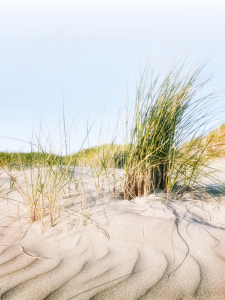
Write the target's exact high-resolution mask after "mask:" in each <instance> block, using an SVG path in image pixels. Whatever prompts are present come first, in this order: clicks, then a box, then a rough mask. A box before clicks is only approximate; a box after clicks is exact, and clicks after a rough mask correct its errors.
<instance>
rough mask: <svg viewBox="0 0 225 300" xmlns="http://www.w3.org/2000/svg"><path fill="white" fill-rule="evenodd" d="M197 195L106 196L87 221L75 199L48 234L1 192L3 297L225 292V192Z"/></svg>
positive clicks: (212, 295) (221, 295)
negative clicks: (80, 218) (78, 215)
mask: <svg viewBox="0 0 225 300" xmlns="http://www.w3.org/2000/svg"><path fill="white" fill-rule="evenodd" d="M219 176H221V177H220V178H221V180H222V181H224V182H225V180H224V179H225V178H224V177H223V176H224V175H219ZM2 180H3V178H2ZM10 197H11V198H12V197H13V195H11V196H10ZM16 197H18V195H16V194H15V195H14V199H16ZM193 197H194V196H192V195H187V196H186V197H185V199H184V200H185V201H182V202H179V201H171V202H168V203H166V202H164V204H161V200H160V194H158V195H156V196H154V195H152V196H150V197H149V198H148V199H146V198H144V197H143V198H136V199H134V200H133V201H126V200H113V201H105V202H104V203H103V204H99V205H97V206H93V207H92V208H91V216H92V223H91V224H89V225H87V226H85V227H83V226H80V225H79V224H78V223H75V222H73V220H74V219H75V216H74V214H73V212H74V211H73V207H72V206H71V207H70V209H69V210H68V211H69V214H68V216H67V217H66V218H65V219H64V220H63V221H62V222H61V223H59V224H58V225H57V226H55V227H53V228H50V229H49V230H48V231H46V232H45V233H44V234H42V233H41V230H40V226H39V225H38V224H33V226H32V227H29V226H28V224H27V225H23V224H24V223H25V221H24V220H25V219H22V218H21V219H18V203H17V202H15V201H14V202H8V201H6V200H4V199H0V212H1V213H0V295H1V299H4V300H5V299H15V300H19V299H27V300H31V299H32V300H36V299H48V300H50V299H51V300H53V299H60V300H63V299H94V300H97V299H118V300H120V299H127V300H133V299H141V300H144V299H171V300H175V299H216V300H219V299H225V201H224V200H225V199H224V198H223V197H222V196H221V195H219V197H220V200H221V203H220V204H219V203H218V202H215V201H213V200H210V199H207V201H205V202H202V201H199V200H195V199H194V198H193ZM209 200H210V201H209ZM18 201H20V200H19V198H18ZM223 203H224V204H223ZM9 215H10V217H9Z"/></svg>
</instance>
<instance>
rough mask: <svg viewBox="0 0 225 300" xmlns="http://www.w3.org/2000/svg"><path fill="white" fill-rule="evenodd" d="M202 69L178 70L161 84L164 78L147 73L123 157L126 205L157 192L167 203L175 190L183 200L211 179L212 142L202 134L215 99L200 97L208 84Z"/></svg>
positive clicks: (183, 68) (141, 84)
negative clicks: (162, 192) (185, 193)
mask: <svg viewBox="0 0 225 300" xmlns="http://www.w3.org/2000/svg"><path fill="white" fill-rule="evenodd" d="M204 66H205V64H199V65H198V66H197V67H195V68H192V69H190V70H188V71H186V70H185V69H186V68H185V65H184V64H182V65H181V66H180V67H177V66H174V67H173V68H172V69H171V71H170V72H168V74H167V75H166V76H165V77H164V78H162V80H161V81H160V74H158V75H157V76H156V77H153V75H152V74H153V73H151V75H150V76H149V73H148V72H144V74H143V76H142V78H141V81H140V84H139V86H138V89H137V93H136V100H135V108H134V117H133V123H132V126H131V130H130V139H129V142H128V144H127V145H126V148H127V149H128V150H127V151H126V155H125V157H124V169H125V174H126V183H125V187H124V194H125V198H126V199H131V198H134V197H136V196H138V197H140V196H142V195H148V194H149V193H150V192H153V191H155V190H156V189H157V188H160V189H161V190H163V191H164V192H166V193H167V198H168V199H169V198H170V196H171V193H172V192H173V191H174V190H175V189H178V191H179V192H180V193H181V194H182V193H183V192H184V191H185V190H187V189H190V188H192V187H193V186H194V185H195V184H199V183H200V179H201V178H202V177H203V176H210V174H211V173H210V172H208V171H207V167H208V163H209V161H210V159H211V158H212V157H214V156H215V153H214V152H215V151H209V149H210V144H211V143H212V140H213V137H212V136H209V137H206V138H205V136H204V134H205V131H204V130H203V129H204V125H205V124H206V121H207V117H208V115H209V109H210V107H211V106H212V105H213V103H214V102H215V97H216V95H214V94H213V93H211V94H207V95H206V96H202V95H201V96H200V97H198V94H199V93H200V92H202V90H203V89H204V87H205V86H206V84H207V83H208V81H209V80H210V77H208V78H205V77H204V78H203V79H202V77H201V73H202V70H203V68H204ZM187 141H188V142H187ZM203 141H204V142H203Z"/></svg>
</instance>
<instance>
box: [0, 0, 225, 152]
mask: <svg viewBox="0 0 225 300" xmlns="http://www.w3.org/2000/svg"><path fill="white" fill-rule="evenodd" d="M224 15H225V1H224V0H179V1H178V0H170V1H168V0H167V1H166V0H157V1H155V0H154V1H153V0H129V1H128V0H120V1H118V0H113V1H110V0H82V1H80V0H44V1H43V0H19V1H18V0H0V104H1V106H0V107H1V111H0V136H1V137H0V151H5V150H8V151H19V150H20V151H29V150H30V145H29V143H26V142H29V141H31V139H32V137H33V140H35V135H37V136H39V133H40V127H41V128H42V131H41V132H42V133H41V135H42V139H43V140H44V138H45V136H48V134H50V136H51V138H52V143H55V141H56V143H57V141H58V137H59V136H61V132H62V131H63V127H64V126H63V107H64V119H65V128H66V131H68V130H69V129H70V130H71V131H70V132H71V141H72V142H71V143H72V146H71V149H72V150H71V151H76V150H78V149H79V148H80V146H81V145H82V144H83V141H84V139H85V137H86V135H87V128H89V127H90V126H91V125H92V124H93V127H92V129H91V131H90V134H89V138H88V139H86V140H85V143H84V144H83V146H85V147H87V146H94V145H97V144H99V143H105V142H107V141H108V140H107V139H109V137H111V136H112V134H113V132H114V129H115V126H116V123H117V120H118V115H119V113H120V112H121V111H122V109H123V107H124V103H125V101H126V98H127V97H128V98H129V99H132V98H133V97H134V94H135V87H136V83H137V81H138V79H139V78H140V76H141V74H142V72H143V69H144V68H145V66H146V64H147V63H148V62H149V61H150V62H151V61H153V60H154V61H155V64H156V65H162V64H163V62H165V61H173V60H174V59H175V58H177V59H179V58H181V57H183V56H184V55H185V54H187V53H189V58H190V61H192V62H195V61H198V60H199V59H203V58H204V57H206V56H209V55H210V57H211V59H210V61H209V63H208V64H207V67H206V70H205V71H206V73H207V72H208V73H209V74H210V73H212V72H217V73H216V77H215V79H214V80H213V81H212V87H211V88H212V89H215V88H219V87H221V86H223V85H224V83H225V76H224V74H225V73H224V71H225V56H224V53H225V37H224V28H225V18H224ZM63 103H64V104H63ZM216 105H217V106H216V108H219V107H221V106H224V105H225V98H224V97H222V98H221V99H220V100H219V101H218V103H217V104H216ZM224 114H225V113H224V112H222V109H221V110H220V113H219V114H218V120H217V123H219V122H221V123H222V122H223V120H224V121H225V117H224ZM121 118H123V117H121ZM217 123H215V124H217ZM100 128H102V130H101V138H99V135H100ZM121 134H122V133H121V132H120V133H118V136H119V135H121ZM53 140H54V141H53ZM24 141H26V142H24Z"/></svg>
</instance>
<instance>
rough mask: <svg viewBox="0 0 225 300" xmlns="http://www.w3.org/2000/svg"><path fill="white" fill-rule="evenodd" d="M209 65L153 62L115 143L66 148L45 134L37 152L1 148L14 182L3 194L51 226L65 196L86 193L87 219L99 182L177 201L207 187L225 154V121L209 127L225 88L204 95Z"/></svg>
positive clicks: (121, 191) (130, 193)
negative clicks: (165, 68) (157, 66)
mask: <svg viewBox="0 0 225 300" xmlns="http://www.w3.org/2000/svg"><path fill="white" fill-rule="evenodd" d="M204 67H205V63H204V62H203V63H200V64H198V65H197V66H195V67H194V68H190V69H189V70H187V66H186V64H185V63H183V64H181V65H178V64H177V65H175V66H173V67H172V68H171V69H170V71H169V72H167V73H166V75H162V74H161V73H160V74H157V75H156V76H155V75H154V72H153V71H152V70H147V69H146V70H145V71H144V73H143V76H142V78H141V80H140V83H139V84H138V87H137V92H136V97H135V101H134V109H133V118H132V119H130V120H129V122H128V120H126V125H125V127H126V128H127V130H126V132H125V136H124V139H123V144H122V145H118V144H115V143H109V144H105V145H100V146H95V147H90V148H88V149H81V150H80V151H78V152H76V153H71V154H68V153H67V155H62V153H58V154H57V153H54V152H53V151H52V150H51V149H50V150H48V151H47V150H43V149H44V148H43V147H42V145H41V142H40V141H37V145H38V146H37V147H36V148H35V151H33V149H34V147H33V145H32V143H31V152H30V153H10V152H0V165H1V169H2V170H3V171H4V172H5V173H6V174H7V176H8V178H9V179H10V189H9V191H8V190H7V192H5V193H3V194H2V195H3V196H2V197H6V196H7V198H8V199H9V198H10V197H9V194H10V193H12V192H13V191H16V192H17V193H19V194H20V196H21V198H22V200H23V203H24V204H25V206H26V208H27V211H28V212H29V218H30V221H31V222H35V221H38V220H39V221H41V223H42V224H43V222H44V221H43V220H44V219H46V218H47V219H48V221H49V222H50V224H51V226H54V225H55V224H56V223H57V220H58V218H59V216H60V211H61V210H62V205H61V199H62V198H66V199H69V201H76V200H77V199H78V200H79V201H80V202H81V214H80V218H81V219H82V220H83V224H87V223H88V208H87V205H86V201H87V199H88V197H89V192H90V190H92V192H93V188H94V189H95V191H96V197H97V198H96V199H100V198H101V197H102V196H103V195H104V194H107V195H108V197H109V196H112V197H116V196H118V195H123V197H124V199H128V200H131V199H132V198H135V197H141V196H143V195H144V196H148V195H149V194H150V193H152V192H155V191H156V190H158V189H160V190H161V191H162V193H165V194H166V195H167V200H170V199H171V197H172V196H173V197H182V195H183V194H184V193H185V192H187V191H190V190H191V189H193V188H194V187H195V186H196V185H197V186H202V182H201V179H202V178H203V177H208V178H210V179H212V180H216V178H214V177H213V170H212V168H211V167H209V164H210V162H211V161H212V159H214V158H216V157H222V156H224V154H225V152H224V148H223V145H224V141H225V125H221V127H220V128H219V129H216V130H213V131H210V132H209V133H208V132H207V130H205V124H206V123H207V122H208V120H209V116H210V118H212V116H211V115H210V113H209V112H210V109H211V107H212V106H213V104H214V103H215V100H216V98H217V96H218V94H216V93H213V92H212V93H210V94H206V95H202V92H204V88H205V86H206V85H207V84H208V83H209V81H210V79H211V76H208V77H206V76H202V72H203V69H204ZM161 77H162V78H161ZM199 94H200V96H199V97H198V95H199ZM65 135H66V133H65ZM112 140H116V138H115V137H113V139H112ZM65 141H66V138H65ZM50 148H51V147H50ZM85 167H88V169H89V175H88V176H89V177H87V176H86V175H82V174H83V173H80V174H81V175H79V176H78V175H77V172H75V171H76V170H77V168H78V169H79V170H81V169H82V168H85ZM119 168H122V169H123V170H122V172H118V169H119ZM12 197H13V196H11V198H10V199H12Z"/></svg>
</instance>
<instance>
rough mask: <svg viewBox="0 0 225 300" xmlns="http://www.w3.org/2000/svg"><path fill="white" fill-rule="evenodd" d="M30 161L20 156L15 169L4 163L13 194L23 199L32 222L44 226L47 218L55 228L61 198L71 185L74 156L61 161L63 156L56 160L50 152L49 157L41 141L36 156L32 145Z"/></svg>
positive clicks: (3, 166)
mask: <svg viewBox="0 0 225 300" xmlns="http://www.w3.org/2000/svg"><path fill="white" fill-rule="evenodd" d="M14 156H15V154H14ZM27 157H28V155H24V154H22V155H21V154H20V153H17V158H16V165H15V166H16V169H12V166H11V165H10V167H8V165H7V164H6V163H5V162H3V160H1V166H2V168H3V170H4V171H5V172H6V174H7V175H8V176H9V178H10V184H11V185H12V187H13V188H14V190H16V191H17V192H18V193H19V194H20V195H21V197H22V199H23V204H24V205H25V206H26V208H27V211H29V216H30V221H31V222H35V221H41V223H42V221H43V218H44V217H46V216H48V217H49V219H50V224H51V226H54V225H55V220H56V216H57V214H58V213H59V210H60V197H62V195H63V190H64V188H65V187H66V186H68V183H70V182H71V181H72V175H71V172H70V167H71V164H72V156H70V157H68V158H67V159H62V156H57V155H56V154H54V153H53V152H52V151H51V149H50V151H49V152H48V153H47V152H45V151H44V150H43V148H42V146H41V142H40V140H39V141H38V150H37V152H33V144H32V143H31V152H30V153H29V160H28V161H27ZM24 158H25V159H24ZM65 162H66V164H65ZM42 225H43V223H42Z"/></svg>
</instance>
